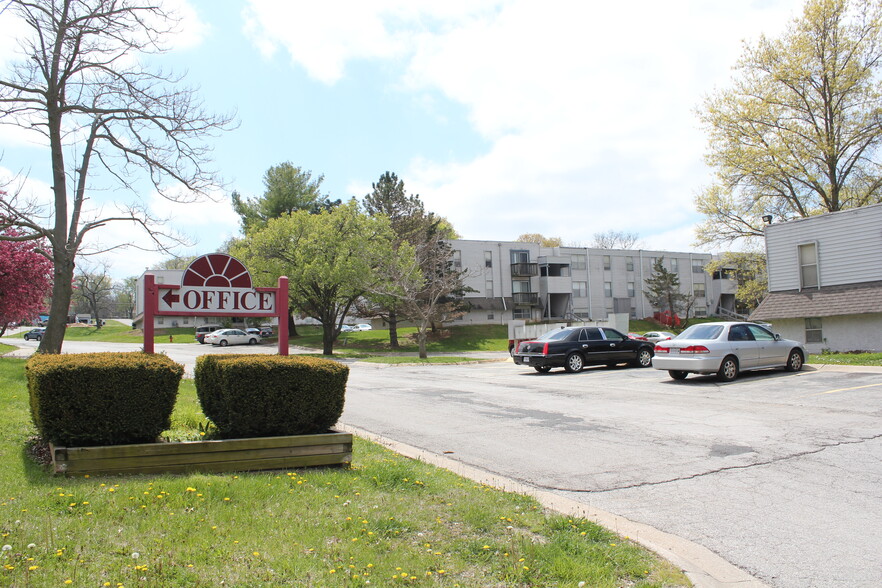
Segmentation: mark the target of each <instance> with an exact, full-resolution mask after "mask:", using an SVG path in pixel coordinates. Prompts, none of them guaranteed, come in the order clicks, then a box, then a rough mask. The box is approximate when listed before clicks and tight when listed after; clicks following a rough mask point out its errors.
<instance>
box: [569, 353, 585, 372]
mask: <svg viewBox="0 0 882 588" xmlns="http://www.w3.org/2000/svg"><path fill="white" fill-rule="evenodd" d="M583 367H585V360H584V359H582V356H581V355H579V354H578V353H570V354H569V355H567V360H566V362H565V363H564V369H565V370H567V371H568V372H570V373H571V374H572V373H574V372H581V371H582V368H583Z"/></svg>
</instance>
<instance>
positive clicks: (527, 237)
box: [515, 233, 563, 247]
mask: <svg viewBox="0 0 882 588" xmlns="http://www.w3.org/2000/svg"><path fill="white" fill-rule="evenodd" d="M515 241H517V242H518V243H537V244H539V245H541V246H542V247H562V246H563V240H562V239H561V238H560V237H546V236H545V235H543V234H541V233H524V234H523V235H518V238H517V239H515Z"/></svg>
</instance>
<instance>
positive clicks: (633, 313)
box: [631, 306, 637, 319]
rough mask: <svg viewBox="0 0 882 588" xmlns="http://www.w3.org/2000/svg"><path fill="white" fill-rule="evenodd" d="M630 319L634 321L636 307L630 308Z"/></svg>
mask: <svg viewBox="0 0 882 588" xmlns="http://www.w3.org/2000/svg"><path fill="white" fill-rule="evenodd" d="M631 318H632V319H636V318H637V307H636V306H632V307H631Z"/></svg>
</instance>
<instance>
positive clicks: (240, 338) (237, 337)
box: [205, 329, 260, 347]
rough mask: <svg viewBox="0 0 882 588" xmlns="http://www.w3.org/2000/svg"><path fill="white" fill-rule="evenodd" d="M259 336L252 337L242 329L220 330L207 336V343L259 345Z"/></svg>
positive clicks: (224, 345)
mask: <svg viewBox="0 0 882 588" xmlns="http://www.w3.org/2000/svg"><path fill="white" fill-rule="evenodd" d="M259 338H260V336H259V335H251V334H249V333H246V332H245V331H243V330H241V329H218V330H217V331H213V332H211V333H209V334H207V335H206V336H205V342H206V343H211V344H212V345H220V346H221V347H226V346H227V345H257V340H258V339H259Z"/></svg>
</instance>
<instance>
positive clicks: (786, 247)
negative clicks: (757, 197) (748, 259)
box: [750, 204, 882, 353]
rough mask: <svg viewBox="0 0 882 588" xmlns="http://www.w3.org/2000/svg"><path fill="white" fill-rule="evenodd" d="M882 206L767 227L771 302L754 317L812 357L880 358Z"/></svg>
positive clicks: (759, 307) (763, 306) (753, 317)
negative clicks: (876, 354)
mask: <svg viewBox="0 0 882 588" xmlns="http://www.w3.org/2000/svg"><path fill="white" fill-rule="evenodd" d="M880 227H882V204H873V205H870V206H864V207H862V208H853V209H849V210H842V211H839V212H831V213H828V214H821V215H818V216H811V217H808V218H800V219H796V220H791V221H787V222H782V223H774V224H771V225H768V226H766V228H765V239H766V257H767V259H768V272H769V294H768V296H766V298H765V299H764V300H763V301H762V303H761V304H760V305H759V306H758V307H757V309H756V310H755V311H754V312H753V314H752V315H751V316H750V318H751V319H753V320H764V321H769V322H771V323H772V324H773V325H774V327H775V332H778V333H780V334H781V336H782V337H785V338H787V339H795V340H796V341H802V342H804V343H805V346H806V349H808V350H809V352H811V353H820V352H821V351H823V350H824V349H829V350H832V351H854V350H865V351H879V350H882V335H880V333H882V229H880Z"/></svg>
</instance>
